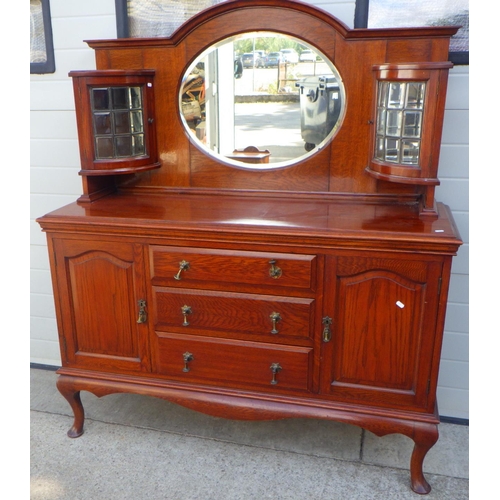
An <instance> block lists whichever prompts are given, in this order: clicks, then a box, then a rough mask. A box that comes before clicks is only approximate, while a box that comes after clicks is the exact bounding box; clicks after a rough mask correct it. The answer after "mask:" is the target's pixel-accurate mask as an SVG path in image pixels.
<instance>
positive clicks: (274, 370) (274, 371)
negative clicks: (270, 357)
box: [269, 363, 283, 385]
mask: <svg viewBox="0 0 500 500" xmlns="http://www.w3.org/2000/svg"><path fill="white" fill-rule="evenodd" d="M269 368H270V370H271V372H272V374H273V378H272V380H271V385H276V384H277V383H278V381H277V380H276V375H278V373H279V372H280V371H281V370H283V368H282V367H281V365H280V364H279V363H273V364H272V365H271V366H270V367H269Z"/></svg>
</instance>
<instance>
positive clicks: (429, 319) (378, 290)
mask: <svg viewBox="0 0 500 500" xmlns="http://www.w3.org/2000/svg"><path fill="white" fill-rule="evenodd" d="M442 269H443V264H442V262H441V261H440V260H433V258H432V257H431V258H429V259H427V260H426V259H425V258H418V259H416V258H408V257H403V256H395V257H394V258H387V257H377V256H376V255H374V256H369V257H366V256H361V255H359V256H356V255H350V256H347V255H346V256H339V257H335V258H330V259H329V262H328V267H327V276H326V282H325V308H324V312H325V317H327V320H326V322H325V324H324V328H325V330H324V332H323V372H322V390H323V392H324V393H326V394H328V395H329V396H331V397H334V398H335V399H337V400H340V401H345V402H349V403H355V404H358V403H359V404H370V405H375V406H385V407H399V408H406V409H412V410H422V411H423V410H429V407H431V406H433V405H434V399H433V396H432V395H431V396H429V395H430V392H431V391H430V389H431V387H432V386H434V385H435V378H436V376H437V374H436V373H433V370H434V371H437V363H436V362H435V361H433V360H435V359H436V349H438V350H439V349H440V346H441V333H442V332H437V333H436V329H437V318H438V310H439V293H440V287H441V275H442ZM438 354H439V353H438ZM430 411H432V409H431V410H430Z"/></svg>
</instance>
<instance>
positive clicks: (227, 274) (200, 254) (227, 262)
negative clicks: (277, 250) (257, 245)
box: [150, 246, 316, 290]
mask: <svg viewBox="0 0 500 500" xmlns="http://www.w3.org/2000/svg"><path fill="white" fill-rule="evenodd" d="M150 252H151V278H152V281H153V284H158V285H167V286H172V285H175V286H191V287H193V286H196V287H198V286H199V287H204V286H206V283H207V282H210V283H211V284H212V285H213V284H215V283H221V284H228V283H232V284H243V285H260V286H264V287H291V288H297V289H306V290H309V289H314V286H315V263H316V257H315V256H314V255H294V254H273V253H269V254H268V253H262V252H239V251H232V250H213V249H206V250H200V249H193V248H189V247H186V248H184V247H160V246H151V247H150Z"/></svg>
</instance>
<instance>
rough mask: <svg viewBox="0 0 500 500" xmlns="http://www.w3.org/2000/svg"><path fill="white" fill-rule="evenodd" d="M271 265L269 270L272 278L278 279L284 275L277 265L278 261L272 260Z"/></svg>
mask: <svg viewBox="0 0 500 500" xmlns="http://www.w3.org/2000/svg"><path fill="white" fill-rule="evenodd" d="M269 264H271V267H270V269H269V276H271V278H274V279H278V278H279V277H280V276H281V274H282V271H281V269H280V268H279V267H278V266H276V265H275V264H276V261H275V260H274V259H273V260H270V261H269Z"/></svg>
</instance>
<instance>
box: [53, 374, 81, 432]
mask: <svg viewBox="0 0 500 500" xmlns="http://www.w3.org/2000/svg"><path fill="white" fill-rule="evenodd" d="M57 389H58V390H59V392H60V393H61V394H62V395H63V397H64V398H65V399H66V401H68V403H69V404H70V406H71V409H72V410H73V415H74V417H75V420H74V422H73V426H72V427H71V429H70V430H69V431H68V436H69V437H70V438H77V437H80V436H81V435H82V434H83V422H84V420H85V412H84V410H83V405H82V400H81V398H80V391H77V390H75V389H74V387H73V384H72V382H71V379H67V378H66V377H64V375H62V376H60V377H59V378H58V379H57Z"/></svg>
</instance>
